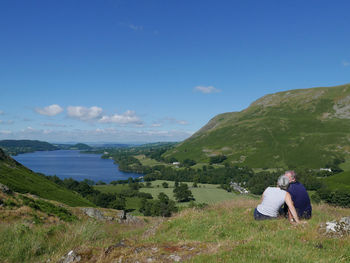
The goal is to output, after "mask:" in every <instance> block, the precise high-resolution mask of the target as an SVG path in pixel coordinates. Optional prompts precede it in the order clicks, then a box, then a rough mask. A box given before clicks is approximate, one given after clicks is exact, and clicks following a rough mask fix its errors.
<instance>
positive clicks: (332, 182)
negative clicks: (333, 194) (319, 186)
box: [323, 160, 350, 191]
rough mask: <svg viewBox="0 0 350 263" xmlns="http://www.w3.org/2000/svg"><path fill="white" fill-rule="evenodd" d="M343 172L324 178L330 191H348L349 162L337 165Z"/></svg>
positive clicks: (349, 185) (349, 177)
mask: <svg viewBox="0 0 350 263" xmlns="http://www.w3.org/2000/svg"><path fill="white" fill-rule="evenodd" d="M339 166H340V168H341V169H343V170H344V172H342V173H339V174H336V175H333V176H329V177H327V178H324V179H323V180H324V182H325V183H326V185H327V186H328V187H329V188H330V189H332V190H342V189H343V190H349V191H350V160H347V161H346V162H345V163H342V164H341V165H339Z"/></svg>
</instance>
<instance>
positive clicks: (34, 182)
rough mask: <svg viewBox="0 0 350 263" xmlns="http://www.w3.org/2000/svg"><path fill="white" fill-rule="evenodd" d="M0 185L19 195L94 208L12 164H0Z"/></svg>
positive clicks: (47, 181) (25, 169) (91, 204)
mask: <svg viewBox="0 0 350 263" xmlns="http://www.w3.org/2000/svg"><path fill="white" fill-rule="evenodd" d="M0 183H2V184H5V185H7V186H8V187H9V188H10V189H12V190H13V191H16V192H19V193H31V194H34V195H37V196H40V197H42V198H46V199H50V200H55V201H59V202H62V203H64V204H67V205H70V206H94V204H93V203H91V202H90V201H88V200H86V199H85V198H83V197H82V196H80V195H79V194H77V193H75V192H72V191H69V190H68V189H66V188H64V187H61V186H59V185H57V184H55V183H53V182H51V181H50V180H48V179H46V178H44V177H42V176H39V175H37V174H36V173H34V172H32V171H30V170H29V169H27V168H25V167H24V166H21V165H16V164H14V163H5V162H0Z"/></svg>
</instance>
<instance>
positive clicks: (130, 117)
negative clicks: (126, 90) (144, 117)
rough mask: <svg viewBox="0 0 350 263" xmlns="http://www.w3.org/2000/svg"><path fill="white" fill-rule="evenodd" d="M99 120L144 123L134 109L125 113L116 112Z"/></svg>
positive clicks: (119, 122)
mask: <svg viewBox="0 0 350 263" xmlns="http://www.w3.org/2000/svg"><path fill="white" fill-rule="evenodd" d="M99 122H101V123H118V124H138V125H140V124H142V121H141V119H140V118H139V117H138V116H137V115H136V113H135V112H134V111H131V110H128V111H126V112H124V113H123V114H114V115H112V116H107V115H105V116H103V117H102V118H101V119H100V120H99Z"/></svg>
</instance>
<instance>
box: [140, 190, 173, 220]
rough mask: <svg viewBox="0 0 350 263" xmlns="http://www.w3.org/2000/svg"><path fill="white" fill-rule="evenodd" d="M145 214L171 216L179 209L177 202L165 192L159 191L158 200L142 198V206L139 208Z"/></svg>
mask: <svg viewBox="0 0 350 263" xmlns="http://www.w3.org/2000/svg"><path fill="white" fill-rule="evenodd" d="M139 211H140V212H141V213H143V214H144V215H145V216H165V217H169V216H171V214H172V213H173V212H176V211H177V207H176V206H175V202H174V201H173V200H170V199H169V197H168V196H167V195H166V194H164V193H162V192H161V193H159V195H158V200H154V201H152V200H147V199H142V201H141V208H140V210H139Z"/></svg>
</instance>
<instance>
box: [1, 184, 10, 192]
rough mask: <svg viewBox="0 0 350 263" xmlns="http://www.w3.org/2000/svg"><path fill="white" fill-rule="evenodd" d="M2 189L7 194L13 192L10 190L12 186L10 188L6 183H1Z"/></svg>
mask: <svg viewBox="0 0 350 263" xmlns="http://www.w3.org/2000/svg"><path fill="white" fill-rule="evenodd" d="M0 191H1V192H3V193H5V194H12V191H11V190H10V188H8V187H7V186H6V185H4V184H0Z"/></svg>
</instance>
